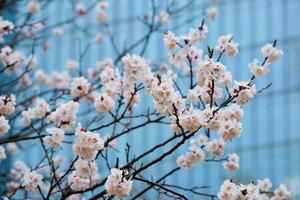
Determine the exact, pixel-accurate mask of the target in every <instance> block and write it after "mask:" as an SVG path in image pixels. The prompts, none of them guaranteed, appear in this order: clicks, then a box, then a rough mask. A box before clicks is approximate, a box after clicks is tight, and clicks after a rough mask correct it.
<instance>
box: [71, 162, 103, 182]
mask: <svg viewBox="0 0 300 200" xmlns="http://www.w3.org/2000/svg"><path fill="white" fill-rule="evenodd" d="M74 168H75V172H76V175H77V176H78V177H80V178H90V177H92V176H94V175H95V174H96V173H97V171H98V168H97V166H96V164H95V163H94V162H90V161H88V160H83V159H78V160H77V161H76V162H75V164H74Z"/></svg>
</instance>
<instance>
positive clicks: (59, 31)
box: [52, 28, 64, 37]
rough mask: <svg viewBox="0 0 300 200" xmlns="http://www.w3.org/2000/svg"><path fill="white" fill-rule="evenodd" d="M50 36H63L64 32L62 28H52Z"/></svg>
mask: <svg viewBox="0 0 300 200" xmlns="http://www.w3.org/2000/svg"><path fill="white" fill-rule="evenodd" d="M52 34H53V35H54V36H55V37H61V36H62V35H63V34H64V30H63V29H62V28H54V29H53V30H52Z"/></svg>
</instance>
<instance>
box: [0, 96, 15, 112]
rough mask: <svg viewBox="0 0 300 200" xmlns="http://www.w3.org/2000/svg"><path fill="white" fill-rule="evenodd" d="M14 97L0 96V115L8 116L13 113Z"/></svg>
mask: <svg viewBox="0 0 300 200" xmlns="http://www.w3.org/2000/svg"><path fill="white" fill-rule="evenodd" d="M15 106H16V97H15V95H14V94H9V95H3V96H0V114H3V115H10V114H12V113H13V112H14V111H15Z"/></svg>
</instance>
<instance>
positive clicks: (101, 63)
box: [97, 57, 114, 69]
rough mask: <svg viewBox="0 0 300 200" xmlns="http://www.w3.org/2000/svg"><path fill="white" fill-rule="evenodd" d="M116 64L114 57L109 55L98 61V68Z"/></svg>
mask: <svg viewBox="0 0 300 200" xmlns="http://www.w3.org/2000/svg"><path fill="white" fill-rule="evenodd" d="M113 66H114V61H113V59H111V58H109V57H107V58H103V59H102V60H101V61H99V62H97V68H99V69H101V68H106V67H113Z"/></svg>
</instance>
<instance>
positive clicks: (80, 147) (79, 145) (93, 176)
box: [68, 125, 104, 190]
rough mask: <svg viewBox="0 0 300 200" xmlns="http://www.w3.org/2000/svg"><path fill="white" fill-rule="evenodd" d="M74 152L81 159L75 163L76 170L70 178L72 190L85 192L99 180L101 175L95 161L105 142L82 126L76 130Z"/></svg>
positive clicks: (69, 182)
mask: <svg viewBox="0 0 300 200" xmlns="http://www.w3.org/2000/svg"><path fill="white" fill-rule="evenodd" d="M75 135H76V140H75V143H74V145H73V152H74V153H75V154H76V155H77V156H79V157H80V158H79V159H78V160H77V161H76V162H75V164H74V168H75V170H74V171H73V172H72V173H71V174H70V175H69V176H68V184H69V185H70V187H71V189H72V190H84V189H87V188H88V187H90V186H92V185H94V184H96V183H97V181H98V180H99V173H98V168H97V166H96V163H95V162H94V159H95V158H96V156H97V154H98V152H99V151H100V150H102V149H103V148H104V140H103V139H102V138H100V137H99V136H98V135H97V134H95V133H92V132H90V131H86V130H85V129H83V128H82V127H81V126H80V125H79V126H78V128H77V129H76V133H75Z"/></svg>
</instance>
